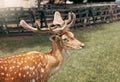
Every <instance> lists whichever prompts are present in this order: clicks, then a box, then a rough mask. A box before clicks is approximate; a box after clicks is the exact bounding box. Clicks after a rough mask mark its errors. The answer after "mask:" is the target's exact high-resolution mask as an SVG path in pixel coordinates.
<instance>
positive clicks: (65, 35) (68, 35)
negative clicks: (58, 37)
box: [62, 32, 74, 39]
mask: <svg viewBox="0 0 120 82" xmlns="http://www.w3.org/2000/svg"><path fill="white" fill-rule="evenodd" d="M65 38H67V39H71V38H74V34H73V33H72V32H66V33H64V35H62V39H65Z"/></svg>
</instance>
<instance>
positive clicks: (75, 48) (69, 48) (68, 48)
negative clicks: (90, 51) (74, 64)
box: [64, 46, 83, 50]
mask: <svg viewBox="0 0 120 82" xmlns="http://www.w3.org/2000/svg"><path fill="white" fill-rule="evenodd" d="M82 48H83V47H81V46H74V47H73V46H65V47H64V49H67V50H80V49H82Z"/></svg>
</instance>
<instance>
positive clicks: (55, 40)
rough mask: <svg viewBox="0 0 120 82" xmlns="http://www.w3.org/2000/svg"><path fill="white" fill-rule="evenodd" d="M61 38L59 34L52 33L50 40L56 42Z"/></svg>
mask: <svg viewBox="0 0 120 82" xmlns="http://www.w3.org/2000/svg"><path fill="white" fill-rule="evenodd" d="M58 40H59V37H58V36H57V35H52V36H51V37H50V41H52V42H53V41H54V42H57V41H58Z"/></svg>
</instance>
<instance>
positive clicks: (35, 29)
mask: <svg viewBox="0 0 120 82" xmlns="http://www.w3.org/2000/svg"><path fill="white" fill-rule="evenodd" d="M20 25H21V26H22V27H23V28H25V29H27V30H30V31H32V32H35V33H48V32H50V29H49V28H39V27H38V28H34V27H32V26H30V25H29V24H27V23H26V22H25V20H21V21H20Z"/></svg>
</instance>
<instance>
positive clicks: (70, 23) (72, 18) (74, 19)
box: [67, 12, 76, 28]
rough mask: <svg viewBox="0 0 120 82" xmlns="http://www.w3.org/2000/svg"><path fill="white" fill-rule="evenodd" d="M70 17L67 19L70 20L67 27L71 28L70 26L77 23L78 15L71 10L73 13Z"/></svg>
mask: <svg viewBox="0 0 120 82" xmlns="http://www.w3.org/2000/svg"><path fill="white" fill-rule="evenodd" d="M68 17H69V20H67V21H69V22H68V25H67V27H68V28H70V27H72V26H73V25H74V24H75V21H76V15H75V13H73V12H71V14H70V15H69V16H68ZM70 19H71V20H70Z"/></svg>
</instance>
